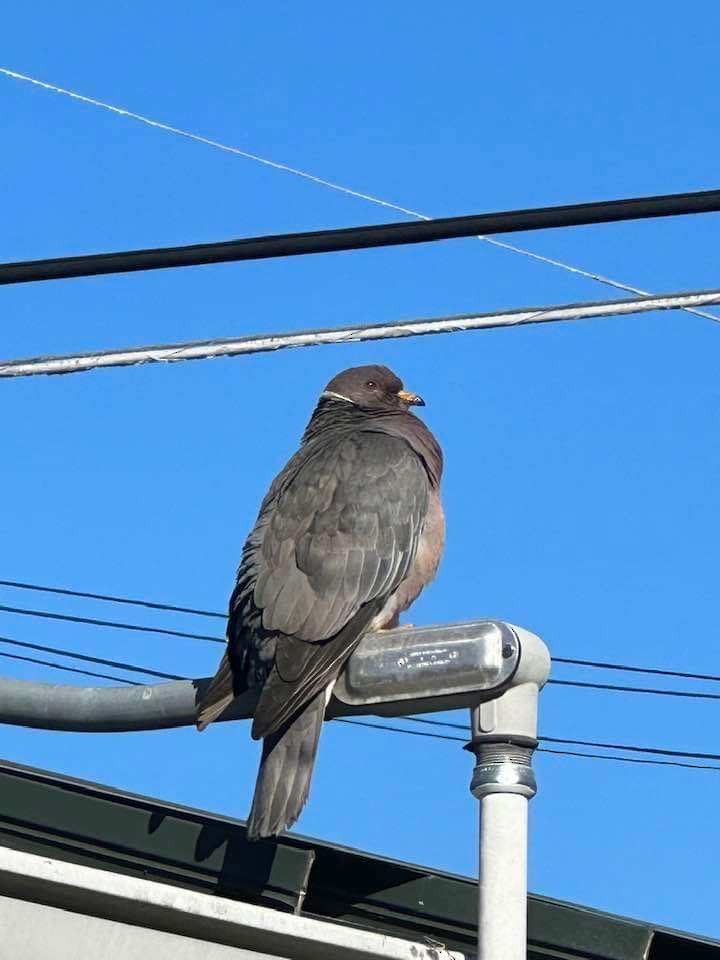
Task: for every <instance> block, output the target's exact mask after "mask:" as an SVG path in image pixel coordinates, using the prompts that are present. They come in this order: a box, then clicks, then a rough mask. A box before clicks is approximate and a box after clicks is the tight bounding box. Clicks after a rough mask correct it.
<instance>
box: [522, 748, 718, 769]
mask: <svg viewBox="0 0 720 960" xmlns="http://www.w3.org/2000/svg"><path fill="white" fill-rule="evenodd" d="M537 749H538V753H555V754H557V755H558V756H561V757H587V759H589V760H616V761H619V762H620V763H642V764H649V765H652V766H655V767H683V768H684V769H686V770H717V771H720V767H716V766H712V765H711V764H707V763H681V762H680V761H678V760H646V759H641V758H640V757H619V756H618V755H617V754H613V753H583V752H581V751H578V750H555V749H553V748H551V747H538V748H537Z"/></svg>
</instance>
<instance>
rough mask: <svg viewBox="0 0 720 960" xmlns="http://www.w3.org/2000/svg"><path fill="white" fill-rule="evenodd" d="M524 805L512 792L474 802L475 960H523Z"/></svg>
mask: <svg viewBox="0 0 720 960" xmlns="http://www.w3.org/2000/svg"><path fill="white" fill-rule="evenodd" d="M527 828H528V801H527V798H526V797H523V796H521V795H520V794H517V793H514V794H513V793H490V794H487V795H486V796H484V797H482V798H481V800H480V897H479V927H478V952H479V956H480V957H481V958H486V957H487V958H492V960H494V958H498V960H500V958H504V960H516V958H517V960H521V958H522V960H524V958H525V955H526V951H527V907H526V900H527V843H528V833H527Z"/></svg>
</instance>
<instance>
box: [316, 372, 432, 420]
mask: <svg viewBox="0 0 720 960" xmlns="http://www.w3.org/2000/svg"><path fill="white" fill-rule="evenodd" d="M320 397H321V398H325V399H329V400H338V401H341V402H345V403H351V404H353V405H354V406H356V407H361V408H363V409H366V410H388V411H390V410H407V409H408V407H412V406H416V407H424V406H425V401H424V400H423V398H422V397H419V396H418V395H417V394H416V393H411V392H410V391H409V390H405V389H404V387H403V383H402V380H401V379H400V378H399V377H398V376H396V375H395V374H394V373H393V372H392V370H390V369H388V367H382V366H376V365H369V366H365V367H350V368H349V369H348V370H343V371H342V372H341V373H338V374H337V375H336V376H334V377H333V378H332V380H331V381H330V383H328V385H327V386H326V387H325V389H324V390H323V392H322V393H321V394H320Z"/></svg>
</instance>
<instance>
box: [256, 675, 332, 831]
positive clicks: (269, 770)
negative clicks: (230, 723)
mask: <svg viewBox="0 0 720 960" xmlns="http://www.w3.org/2000/svg"><path fill="white" fill-rule="evenodd" d="M325 705H326V696H325V691H324V690H322V691H321V692H320V693H318V694H317V695H316V696H315V697H314V698H313V699H312V700H311V701H310V702H309V703H308V704H307V705H306V706H304V707H303V708H302V710H300V712H299V713H297V714H295V716H294V717H293V718H292V719H291V720H289V721H288V722H287V723H286V724H285V725H284V726H283V727H281V728H280V730H278V731H277V733H272V734H270V736H267V737H265V739H264V740H263V751H262V758H261V760H260V769H259V771H258V777H257V783H256V784H255V796H254V797H253V802H252V809H251V811H250V818H249V820H248V824H247V835H248V839H249V840H259V839H261V838H262V837H274V836H276V835H277V834H278V833H280V832H281V831H282V830H283V829H284V828H285V827H290V826H292V825H293V823H295V821H296V820H297V818H298V817H299V816H300V811H301V810H302V808H303V807H304V806H305V801H306V800H307V798H308V792H309V790H310V778H311V776H312V772H313V767H314V765H315V755H316V753H317V748H318V742H319V740H320V731H321V729H322V723H323V717H324V715H325Z"/></svg>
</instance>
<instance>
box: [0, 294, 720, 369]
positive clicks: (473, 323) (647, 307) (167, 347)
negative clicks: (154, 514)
mask: <svg viewBox="0 0 720 960" xmlns="http://www.w3.org/2000/svg"><path fill="white" fill-rule="evenodd" d="M710 303H720V290H701V291H690V292H683V293H671V294H661V295H659V296H653V297H638V298H635V299H627V300H611V301H605V300H601V301H593V302H587V303H573V304H561V305H557V306H550V307H534V308H530V309H527V308H524V309H515V310H506V311H502V312H499V313H481V314H462V315H459V316H450V317H435V318H426V319H418V320H402V321H397V322H395V323H375V324H353V325H350V326H344V327H332V328H325V329H319V330H306V331H302V332H300V333H275V334H252V335H250V336H244V337H226V338H223V339H217V340H194V341H186V342H184V343H171V344H157V345H154V346H141V347H126V348H121V349H117V350H100V351H91V352H88V353H76V354H65V355H59V356H42V357H30V358H27V359H21V360H8V361H5V362H4V363H0V377H29V376H35V375H37V374H61V373H80V372H82V371H84V370H93V369H96V368H98V367H127V366H135V365H137V364H143V363H175V362H178V361H180V360H203V359H209V358H212V357H233V356H239V355H241V354H251V353H266V352H268V351H276V350H282V349H288V348H292V347H311V346H320V345H321V344H340V343H358V342H361V341H369V340H388V339H395V338H399V337H417V336H426V335H429V334H438V333H457V332H460V331H464V330H482V329H491V328H494V327H508V326H520V325H522V324H530V323H549V322H552V321H563V320H582V319H590V318H593V317H615V316H626V315H628V314H633V313H647V312H648V311H651V310H674V309H677V308H678V307H683V306H692V305H700V304H710Z"/></svg>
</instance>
